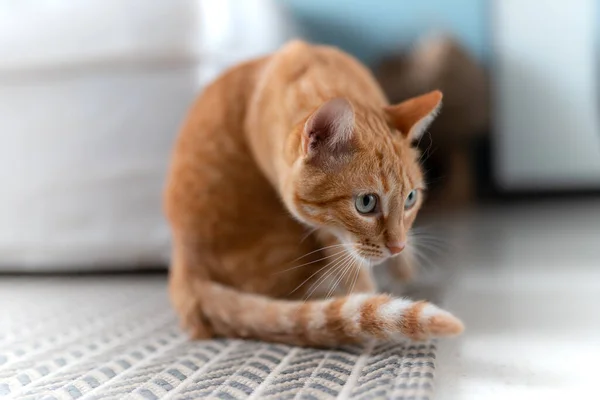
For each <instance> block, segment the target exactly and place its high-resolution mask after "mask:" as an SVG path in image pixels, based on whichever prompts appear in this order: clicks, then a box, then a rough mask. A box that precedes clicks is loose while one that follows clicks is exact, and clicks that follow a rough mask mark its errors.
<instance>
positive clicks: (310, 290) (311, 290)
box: [304, 254, 352, 301]
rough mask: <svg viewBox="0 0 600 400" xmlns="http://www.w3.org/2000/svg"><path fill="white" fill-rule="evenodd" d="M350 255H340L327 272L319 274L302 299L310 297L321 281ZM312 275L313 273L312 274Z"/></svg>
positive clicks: (350, 255)
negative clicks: (339, 258) (340, 257)
mask: <svg viewBox="0 0 600 400" xmlns="http://www.w3.org/2000/svg"><path fill="white" fill-rule="evenodd" d="M350 257H352V254H347V255H345V256H344V257H342V259H341V260H338V261H337V262H336V263H335V265H333V266H332V267H331V269H330V270H329V271H327V272H325V273H324V274H323V275H321V276H320V277H319V278H318V279H317V280H316V281H315V282H314V283H313V284H312V285H311V287H310V288H308V294H307V295H306V296H305V297H304V301H306V300H308V299H310V297H311V296H312V295H313V294H314V293H315V292H316V290H317V289H318V288H319V286H321V284H322V283H323V282H325V281H326V280H327V278H328V277H329V276H331V275H332V274H334V273H336V271H337V270H338V268H339V267H340V266H341V265H342V264H343V263H345V262H346V260H348V259H349V258H350ZM313 275H314V274H313Z"/></svg>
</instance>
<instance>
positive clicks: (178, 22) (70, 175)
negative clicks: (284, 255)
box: [0, 0, 292, 270]
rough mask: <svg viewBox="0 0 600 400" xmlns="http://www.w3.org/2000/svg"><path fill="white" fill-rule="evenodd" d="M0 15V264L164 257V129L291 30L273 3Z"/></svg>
mask: <svg viewBox="0 0 600 400" xmlns="http://www.w3.org/2000/svg"><path fill="white" fill-rule="evenodd" d="M0 21H2V23H0V190H1V192H0V221H2V223H0V270H24V269H26V270H40V269H43V270H57V269H60V270H65V269H66V270H71V269H90V268H93V269H97V268H105V267H106V268H111V269H112V268H116V267H122V268H131V267H135V266H151V265H156V264H159V265H164V264H165V261H166V259H167V257H168V249H169V232H168V229H167V227H166V224H165V222H164V220H163V216H162V211H161V192H162V188H163V185H164V183H163V182H164V176H165V172H166V169H167V164H168V159H169V154H170V151H171V147H172V143H173V140H174V138H175V136H176V134H177V130H178V127H179V125H180V124H181V122H182V120H183V118H184V115H185V113H186V111H187V109H188V107H189V105H190V103H191V101H192V100H193V98H194V97H195V96H196V94H197V93H198V92H199V91H200V90H201V88H202V86H203V85H205V84H206V83H207V82H208V81H209V80H210V79H212V78H213V77H214V76H215V75H217V74H218V73H219V72H220V71H222V70H223V69H224V68H225V67H227V66H229V65H231V64H232V63H235V62H238V61H240V60H242V59H245V58H248V57H252V56H256V55H258V54H262V53H265V52H269V51H272V50H273V49H274V48H276V47H278V46H279V45H280V44H281V43H282V42H283V41H284V40H285V39H286V38H287V37H289V36H290V35H291V33H289V32H291V29H292V26H291V25H290V24H289V23H288V22H287V19H286V17H285V14H284V13H283V11H282V10H280V9H279V8H278V7H277V6H276V3H275V2H273V1H269V0H254V1H249V2H243V4H242V2H237V1H218V2H215V1H210V0H169V1H162V0H91V1H86V2H85V4H83V3H81V2H73V1H66V0H64V1H53V2H38V1H36V2H24V1H16V2H15V1H3V0H0ZM32 27H35V29H32Z"/></svg>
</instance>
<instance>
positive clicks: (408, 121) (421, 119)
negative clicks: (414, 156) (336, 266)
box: [385, 90, 442, 140]
mask: <svg viewBox="0 0 600 400" xmlns="http://www.w3.org/2000/svg"><path fill="white" fill-rule="evenodd" d="M441 106H442V92H440V91H439V90H434V91H432V92H429V93H427V94H424V95H421V96H417V97H413V98H412V99H408V100H405V101H403V102H402V103H400V104H395V105H393V106H388V107H386V108H385V112H386V114H387V116H388V118H389V121H390V123H391V124H392V125H393V126H394V127H395V128H396V129H398V130H399V131H400V132H401V133H402V135H404V137H407V138H409V139H410V140H416V139H419V138H420V137H421V135H422V134H423V132H425V130H426V129H427V127H428V126H429V124H431V122H433V120H434V118H435V116H436V115H437V113H438V111H439V109H440V108H441Z"/></svg>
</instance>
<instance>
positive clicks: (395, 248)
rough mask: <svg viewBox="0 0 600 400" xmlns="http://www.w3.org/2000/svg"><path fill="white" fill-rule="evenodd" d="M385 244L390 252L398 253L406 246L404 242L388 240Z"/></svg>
mask: <svg viewBox="0 0 600 400" xmlns="http://www.w3.org/2000/svg"><path fill="white" fill-rule="evenodd" d="M386 246H387V248H388V250H389V251H390V253H392V254H398V253H400V252H401V251H402V250H404V248H405V247H406V243H405V242H388V243H387V244H386Z"/></svg>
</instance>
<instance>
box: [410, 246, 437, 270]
mask: <svg viewBox="0 0 600 400" xmlns="http://www.w3.org/2000/svg"><path fill="white" fill-rule="evenodd" d="M411 250H412V254H414V256H415V257H416V259H417V261H418V263H417V264H418V266H419V267H420V268H422V269H423V270H425V271H427V272H428V273H430V274H432V273H435V271H436V270H439V268H438V267H437V264H436V263H434V262H433V261H432V260H431V258H429V257H428V256H427V255H426V254H425V253H424V252H423V251H422V250H420V249H418V248H416V247H413V248H412V249H411Z"/></svg>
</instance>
